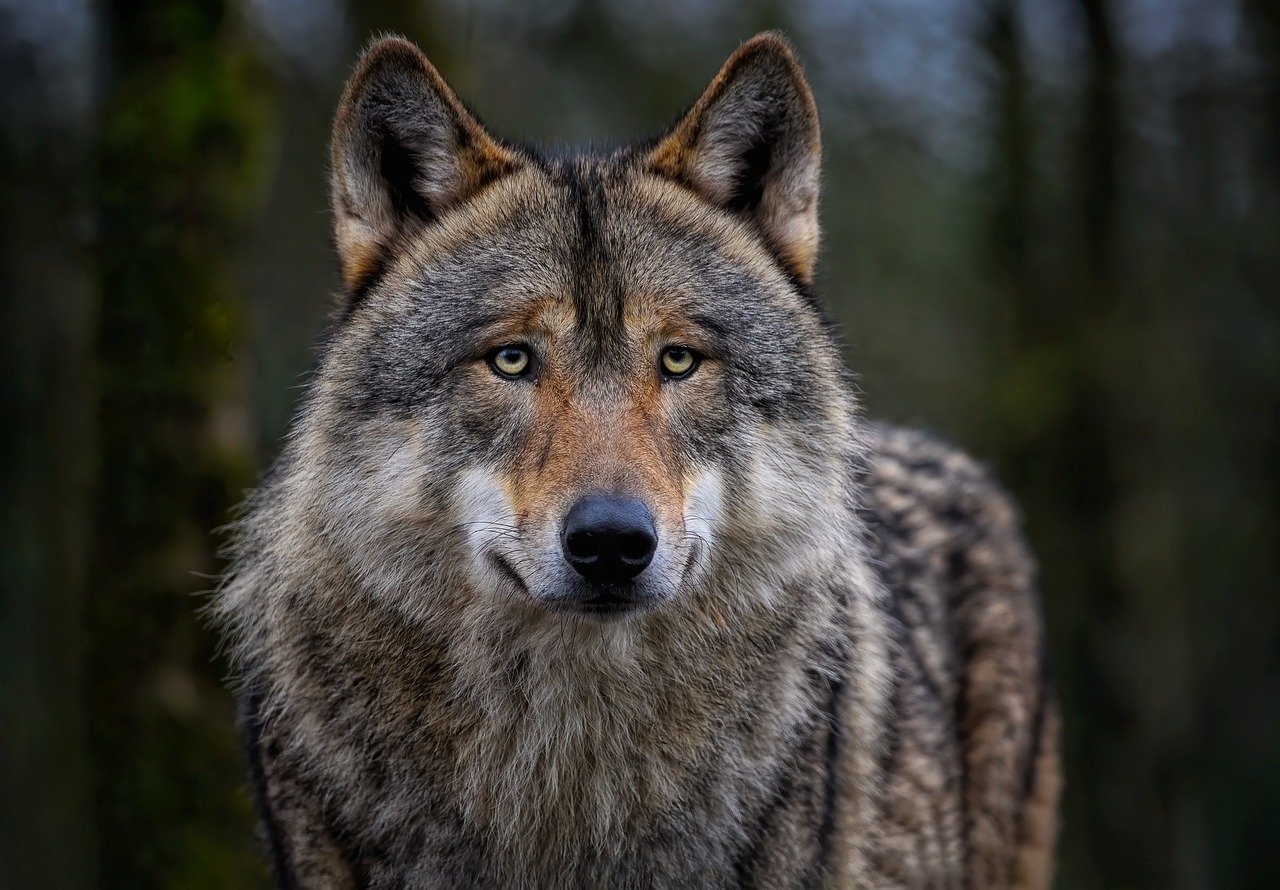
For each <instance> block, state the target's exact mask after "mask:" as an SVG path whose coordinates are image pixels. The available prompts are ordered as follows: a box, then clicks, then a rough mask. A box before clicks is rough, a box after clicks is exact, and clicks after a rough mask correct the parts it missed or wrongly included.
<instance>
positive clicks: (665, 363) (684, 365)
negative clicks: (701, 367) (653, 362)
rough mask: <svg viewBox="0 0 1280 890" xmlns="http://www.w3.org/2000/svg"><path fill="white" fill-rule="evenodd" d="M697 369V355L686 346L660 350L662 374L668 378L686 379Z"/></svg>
mask: <svg viewBox="0 0 1280 890" xmlns="http://www.w3.org/2000/svg"><path fill="white" fill-rule="evenodd" d="M696 367H698V354H697V353H696V352H694V351H693V350H692V349H689V348H688V347H687V346H668V347H667V348H666V349H664V350H662V373H663V374H665V375H666V376H667V377H670V378H673V379H674V378H678V377H688V376H689V375H690V374H692V373H693V369H694V368H696Z"/></svg>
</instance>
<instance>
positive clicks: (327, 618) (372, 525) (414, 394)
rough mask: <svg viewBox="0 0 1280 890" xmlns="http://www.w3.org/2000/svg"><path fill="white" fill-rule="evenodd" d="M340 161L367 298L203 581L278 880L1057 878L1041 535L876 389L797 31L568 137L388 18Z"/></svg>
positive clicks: (343, 252)
mask: <svg viewBox="0 0 1280 890" xmlns="http://www.w3.org/2000/svg"><path fill="white" fill-rule="evenodd" d="M331 162H332V205H333V215H334V224H335V235H336V243H337V251H338V256H339V260H340V264H341V272H342V279H343V285H344V290H345V294H344V299H343V301H342V303H341V306H340V308H339V310H338V311H337V313H336V315H335V317H334V320H333V322H332V326H331V330H330V333H329V334H328V336H327V337H326V339H325V343H324V346H323V349H322V352H321V356H320V360H319V367H318V370H317V371H316V374H315V377H314V380H313V381H312V383H311V385H310V387H309V391H308V394H307V397H306V399H305V402H304V404H303V405H302V407H301V410H300V411H299V413H298V416H297V418H296V421H295V423H294V426H293V429H292V432H291V434H290V437H289V440H288V443H287V447H286V448H285V449H284V452H283V454H282V456H281V457H280V459H279V460H278V462H277V464H276V466H275V467H274V468H273V470H272V472H271V473H270V475H269V477H268V478H267V479H266V480H265V481H264V482H263V484H262V485H261V487H260V488H259V490H258V491H257V492H256V493H255V494H254V495H253V496H252V497H251V499H250V501H249V503H248V506H247V509H246V512H245V515H244V516H243V518H242V520H241V521H240V522H239V523H238V524H237V526H236V530H235V532H234V539H233V543H232V554H231V555H232V563H231V565H232V568H231V570H230V572H229V573H228V575H227V577H226V579H225V582H224V584H223V585H222V587H221V589H220V591H219V594H218V596H217V598H216V601H215V606H214V608H215V611H216V615H217V617H218V619H219V620H220V621H221V623H222V626H223V627H224V628H225V631H226V633H227V636H228V639H229V641H230V644H231V649H232V651H233V653H234V661H235V665H236V672H237V677H238V681H239V682H238V687H237V691H238V694H239V699H240V702H241V706H242V714H243V716H242V724H243V729H244V734H245V739H246V744H247V748H248V752H249V759H250V763H251V765H252V772H253V779H254V786H255V789H256V791H257V797H258V802H259V806H260V811H261V815H262V825H263V832H264V835H265V837H266V840H267V843H268V846H269V849H270V851H271V857H272V861H273V867H274V870H275V875H276V880H277V882H278V884H279V885H280V886H283V887H357V886H361V887H363V886H368V887H404V886H413V887H436V886H439V887H458V886H513V887H514V886H528V887H564V886H579V885H583V886H601V887H693V886H698V887H703V886H759V887H799V886H812V885H822V886H849V887H852V886H858V887H864V886H865V887H872V886H876V887H884V886H909V887H916V886H935V885H936V886H970V887H1003V886H1026V887H1043V886H1047V884H1048V881H1049V872H1050V854H1051V848H1052V842H1053V834H1054V811H1055V807H1056V798H1057V793H1058V766H1057V714H1056V711H1055V708H1054V704H1053V699H1052V696H1051V694H1050V691H1049V684H1048V682H1047V676H1046V670H1045V658H1044V654H1043V651H1044V650H1043V632H1042V629H1041V623H1040V619H1039V615H1038V607H1037V605H1036V601H1035V596H1034V592H1033V577H1032V574H1033V573H1032V567H1031V562H1030V559H1029V557H1028V554H1027V551H1026V549H1025V547H1024V545H1023V543H1022V540H1021V537H1020V534H1019V531H1018V527H1017V519H1016V516H1015V512H1014V510H1013V509H1012V507H1011V506H1010V504H1009V502H1008V501H1007V499H1006V498H1005V497H1004V496H1003V495H1002V494H1001V493H1000V492H999V490H998V489H997V488H996V487H995V486H994V485H993V484H992V482H991V481H990V480H989V478H988V476H987V475H986V473H985V472H984V471H983V470H981V469H980V468H978V467H977V466H976V465H975V464H974V463H972V462H971V461H970V460H968V459H967V458H965V457H964V456H963V455H961V454H958V453H957V452H955V451H953V450H951V449H949V448H946V447H944V446H942V445H939V444H937V443H936V442H934V441H932V440H930V439H928V438H926V437H923V436H920V435H917V434H912V433H908V432H902V431H898V430H893V429H888V428H884V427H878V426H875V425H872V424H870V423H867V422H865V421H864V420H862V419H861V418H860V416H859V411H858V406H857V402H856V399H855V395H854V390H853V388H852V386H851V385H850V380H849V375H848V373H847V371H846V369H845V366H844V363H843V360H842V357H841V350H840V346H839V343H838V341H837V337H836V336H835V334H834V332H833V330H832V326H831V324H830V323H829V322H828V320H827V318H826V316H825V314H824V312H823V310H822V308H821V306H820V305H819V303H818V302H817V301H816V300H815V297H814V295H813V293H812V292H811V289H810V283H811V281H812V278H813V272H814V263H815V259H816V254H817V250H818V192H819V188H818V186H819V167H820V145H819V128H818V115H817V111H816V109H815V106H814V102H813V97H812V95H811V93H810V90H809V87H808V84H807V82H806V80H805V77H804V75H803V72H802V70H801V68H800V66H799V64H798V63H797V61H796V59H795V57H794V55H793V53H792V51H791V49H790V47H789V46H788V44H787V43H786V42H785V40H784V39H782V38H781V37H779V36H777V35H772V34H765V35H760V36H758V37H756V38H754V39H752V40H750V41H748V42H747V43H745V44H743V45H742V46H741V47H740V48H739V49H738V51H737V52H736V53H734V54H733V56H732V57H731V58H730V59H729V60H728V62H727V63H726V64H725V65H724V67H723V68H722V70H721V71H720V73H719V74H718V75H717V76H716V78H715V79H714V81H713V82H712V83H711V85H710V87H709V88H708V89H707V90H706V92H705V93H704V94H703V95H702V97H701V98H699V99H698V100H697V102H696V103H694V105H693V106H692V107H691V108H690V109H689V111H688V112H687V113H685V114H684V115H683V117H681V118H680V119H679V121H678V122H677V123H676V124H675V125H674V127H672V128H671V129H670V130H669V131H668V132H667V133H666V134H664V135H663V136H661V137H660V138H658V139H655V140H652V141H650V142H645V143H643V144H639V145H632V146H627V147H624V148H619V149H617V150H612V151H607V152H594V153H593V152H583V153H578V154H564V155H548V154H544V153H540V152H538V151H536V150H533V149H529V148H524V147H518V146H515V145H512V144H508V143H506V142H503V141H500V140H498V139H496V138H494V137H493V136H491V135H489V134H488V133H487V132H486V130H485V129H484V128H483V127H482V125H481V124H480V123H479V122H478V120H477V119H476V117H475V116H473V115H472V113H471V112H469V111H468V110H467V109H466V108H465V107H464V106H463V105H462V103H461V102H460V101H459V100H458V98H457V97H456V96H455V94H454V93H453V92H452V91H451V90H450V88H449V87H448V86H447V85H446V84H445V82H444V81H443V80H442V79H441V77H440V75H439V74H438V73H437V72H436V70H435V69H434V68H433V67H432V66H431V64H430V63H429V62H428V61H427V59H426V58H425V57H424V56H423V55H422V53H421V52H420V51H419V50H418V49H417V48H416V47H414V46H413V45H412V44H410V43H408V42H406V41H404V40H400V39H384V40H380V41H378V42H377V43H375V44H374V45H373V46H371V47H370V49H369V50H368V51H367V52H366V53H365V55H364V57H363V59H362V60H361V62H360V64H359V67H358V69H357V70H356V72H355V74H354V76H353V77H352V78H351V81H350V83H349V84H348V86H347V89H346V93H345V95H344V96H343V98H342V101H341V105H340V108H339V110H338V113H337V119H336V123H335V126H334V133H333V145H332V158H331Z"/></svg>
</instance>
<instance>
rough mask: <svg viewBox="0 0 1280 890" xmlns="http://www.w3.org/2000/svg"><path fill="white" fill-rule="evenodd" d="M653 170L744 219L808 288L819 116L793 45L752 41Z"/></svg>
mask: <svg viewBox="0 0 1280 890" xmlns="http://www.w3.org/2000/svg"><path fill="white" fill-rule="evenodd" d="M648 162H649V165H650V167H651V169H652V170H653V171H654V172H656V173H658V174H659V175H661V176H665V177H667V178H669V179H672V180H674V181H676V182H679V183H681V184H682V185H684V186H686V187H688V188H690V189H692V190H693V191H695V192H697V193H698V194H699V195H701V196H702V197H703V198H705V199H706V200H707V201H709V202H710V203H712V204H714V205H716V206H717V207H721V208H723V209H724V210H726V211H728V212H730V213H735V214H739V215H741V216H743V217H744V218H746V219H748V220H750V221H751V222H752V223H754V224H755V225H756V226H757V228H758V229H759V231H760V233H761V234H762V235H763V237H764V239H765V242H766V243H767V244H768V245H769V247H770V249H771V250H772V251H773V253H774V255H775V256H777V258H778V260H779V261H780V262H781V263H782V264H783V266H784V267H785V268H786V269H787V270H788V271H789V272H790V273H791V274H792V275H793V276H795V277H796V278H797V279H798V280H799V281H802V282H805V283H808V282H810V281H811V280H812V278H813V268H814V264H815V262H816V260H817V252H818V178H819V172H820V168H821V162H822V145H821V137H820V128H819V124H818V110H817V106H816V105H815V103H814V101H813V92H812V90H810V88H809V82H808V81H807V80H806V79H805V76H804V71H803V69H802V68H801V67H800V63H799V61H797V59H796V56H795V53H794V52H793V51H792V49H791V44H790V43H788V42H787V40H786V38H784V37H782V36H781V35H779V34H776V33H772V32H770V33H764V34H757V35H756V36H755V37H753V38H751V39H750V40H748V41H747V42H746V43H744V44H742V46H740V47H739V48H738V50H737V52H735V53H734V54H733V55H732V56H730V57H729V60H728V61H727V62H725V64H724V67H723V68H721V69H720V73H719V74H717V75H716V78H715V80H713V81H712V82H711V85H710V86H709V87H707V90H706V92H704V93H703V94H702V96H701V98H699V99H698V101H697V102H695V103H694V105H693V107H692V108H691V109H690V110H689V111H688V112H687V113H686V114H685V115H684V117H682V118H681V119H680V121H679V122H678V123H677V124H676V125H675V127H673V128H672V129H671V131H670V132H669V133H668V134H667V135H666V136H665V137H664V138H663V139H662V140H661V141H660V142H659V143H658V145H657V147H655V148H654V149H653V150H652V151H651V152H650V154H649V156H648Z"/></svg>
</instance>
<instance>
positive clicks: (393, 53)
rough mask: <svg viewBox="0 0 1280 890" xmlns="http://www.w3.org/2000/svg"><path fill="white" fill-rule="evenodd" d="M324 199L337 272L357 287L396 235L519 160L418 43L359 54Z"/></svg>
mask: <svg viewBox="0 0 1280 890" xmlns="http://www.w3.org/2000/svg"><path fill="white" fill-rule="evenodd" d="M330 162H331V165H332V189H331V201H332V205H333V215H334V232H335V235H336V240H337V244H338V257H339V260H340V262H341V265H342V278H343V282H344V284H345V285H346V287H347V288H348V290H353V289H355V288H358V287H359V286H360V285H361V284H362V283H363V282H364V281H366V280H367V279H368V277H369V276H370V275H371V274H372V273H373V272H374V270H376V269H377V267H378V265H379V264H380V263H381V262H382V260H383V256H384V253H385V251H387V250H388V249H389V248H390V247H391V245H392V243H393V242H394V241H395V240H396V239H397V238H398V237H400V236H401V235H402V234H403V233H406V232H412V231H413V230H415V229H416V228H417V227H420V226H423V225H425V224H427V223H430V222H431V221H432V220H434V219H436V218H437V217H439V216H441V215H442V214H444V213H445V212H446V211H448V210H449V209H450V208H452V207H456V206H457V205H458V204H460V203H462V202H464V201H466V200H467V199H468V198H470V197H471V196H473V195H474V194H475V193H476V192H477V191H479V190H480V189H481V188H482V187H484V186H485V185H486V184H488V183H490V182H492V181H493V180H495V179H497V178H498V177H501V176H504V175H506V174H507V173H510V172H511V171H512V170H514V169H515V168H516V167H517V166H518V165H519V163H520V161H519V158H518V157H517V156H516V155H515V153H514V152H511V151H510V150H508V149H506V148H504V147H502V146H501V145H499V144H498V142H497V141H496V140H495V139H493V137H491V136H490V135H489V134H488V133H486V132H485V131H484V128H483V127H482V126H481V125H480V123H479V121H477V120H476V119H475V117H474V116H472V114H471V113H470V112H469V111H467V109H466V108H465V107H463V105H462V103H461V102H460V101H459V100H458V97H457V96H455V95H454V93H453V90H451V89H449V85H448V84H446V83H445V82H444V78H442V77H441V76H440V74H439V73H438V72H437V71H436V69H435V68H434V67H432V65H431V63H430V62H429V61H427V57H426V56H424V55H423V54H422V51H421V50H419V49H418V48H417V47H416V46H414V45H413V44H412V43H410V42H409V41H407V40H403V39H401V38H397V37H392V38H387V39H383V40H380V41H378V42H377V43H375V44H373V45H372V46H371V47H369V49H368V50H367V51H366V52H365V54H364V56H363V58H361V60H360V64H359V65H358V66H357V67H356V72H355V74H353V75H352V77H351V80H350V81H349V82H348V83H347V89H346V92H345V93H344V94H343V97H342V102H341V103H340V104H339V106H338V114H337V117H336V119H335V120H334V125H333V144H332V146H331V150H330Z"/></svg>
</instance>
